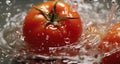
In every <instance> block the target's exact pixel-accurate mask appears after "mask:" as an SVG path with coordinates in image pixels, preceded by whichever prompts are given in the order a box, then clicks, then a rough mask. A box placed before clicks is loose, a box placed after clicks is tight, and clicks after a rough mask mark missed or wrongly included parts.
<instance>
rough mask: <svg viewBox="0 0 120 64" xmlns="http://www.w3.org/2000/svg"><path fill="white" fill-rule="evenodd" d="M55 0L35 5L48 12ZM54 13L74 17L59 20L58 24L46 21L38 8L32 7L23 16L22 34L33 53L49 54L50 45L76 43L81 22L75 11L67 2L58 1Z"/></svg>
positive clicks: (80, 32) (80, 31)
mask: <svg viewBox="0 0 120 64" xmlns="http://www.w3.org/2000/svg"><path fill="white" fill-rule="evenodd" d="M54 3H55V1H49V2H45V3H42V4H39V5H37V6H35V7H36V8H38V9H40V10H42V11H44V13H45V14H49V13H50V12H51V11H52V10H53V8H54ZM56 14H57V15H58V16H59V17H61V18H62V17H72V18H75V19H64V20H60V21H59V22H58V23H59V24H60V25H59V26H58V25H54V24H52V23H48V24H46V22H47V19H46V18H45V17H44V16H43V14H41V12H39V11H38V10H36V9H34V8H32V9H31V10H30V11H29V12H28V14H27V16H26V17H25V21H24V25H23V35H24V37H25V38H24V39H25V42H26V43H27V45H28V47H29V49H30V50H31V51H32V52H33V53H35V54H49V48H50V47H61V46H65V45H70V44H73V43H76V42H77V41H78V39H79V38H80V36H81V34H82V22H81V19H80V16H79V14H78V13H77V12H75V11H73V10H72V9H71V8H70V5H68V4H67V3H64V2H61V1H58V2H57V4H56Z"/></svg>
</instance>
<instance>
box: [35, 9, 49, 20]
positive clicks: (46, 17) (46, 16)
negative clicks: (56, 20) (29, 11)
mask: <svg viewBox="0 0 120 64" xmlns="http://www.w3.org/2000/svg"><path fill="white" fill-rule="evenodd" d="M33 8H34V9H36V10H38V11H39V12H40V13H41V14H42V15H43V16H44V17H45V19H47V20H49V17H48V15H47V14H45V13H44V12H43V11H42V10H40V9H38V8H36V7H33Z"/></svg>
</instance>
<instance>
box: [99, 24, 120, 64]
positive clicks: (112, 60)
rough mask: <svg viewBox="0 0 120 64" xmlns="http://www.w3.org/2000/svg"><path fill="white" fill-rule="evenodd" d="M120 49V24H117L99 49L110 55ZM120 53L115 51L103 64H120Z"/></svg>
mask: <svg viewBox="0 0 120 64" xmlns="http://www.w3.org/2000/svg"><path fill="white" fill-rule="evenodd" d="M119 47H120V23H117V24H115V25H114V26H113V27H112V28H111V29H110V30H108V32H107V34H106V35H105V37H104V38H103V40H102V42H101V43H100V44H99V46H98V48H99V50H100V51H101V52H102V53H106V52H108V53H110V52H111V51H114V50H116V49H119ZM119 63H120V51H115V52H114V53H111V54H110V55H108V56H105V57H103V58H102V64H119Z"/></svg>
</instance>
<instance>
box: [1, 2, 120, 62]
mask: <svg viewBox="0 0 120 64" xmlns="http://www.w3.org/2000/svg"><path fill="white" fill-rule="evenodd" d="M44 1H47V0H44ZM64 1H65V2H67V3H69V4H70V5H71V7H72V8H73V10H75V11H78V12H79V14H80V15H81V18H82V21H83V26H84V28H83V29H84V31H83V34H82V36H81V38H80V41H79V44H75V45H70V46H63V47H54V48H50V50H51V52H52V53H54V52H58V54H53V56H42V55H32V54H28V53H26V52H25V51H23V50H22V51H21V50H20V49H21V48H24V46H26V45H25V44H24V37H23V36H22V25H23V21H24V17H25V16H26V14H27V13H26V10H23V11H21V10H22V9H20V8H16V9H17V13H16V14H15V15H14V16H13V15H12V13H11V12H7V13H2V15H5V16H6V19H5V20H4V21H6V23H5V25H1V26H3V28H0V64H16V63H26V64H27V63H28V64H29V63H41V62H42V63H45V64H50V63H53V64H56V63H67V64H72V63H75V64H76V63H79V64H99V62H100V59H101V57H102V55H101V54H99V51H98V50H97V46H98V44H99V42H100V41H101V39H102V37H103V35H104V34H105V33H106V30H107V29H108V28H109V27H110V26H112V25H113V24H115V23H116V21H120V19H119V17H120V10H119V6H118V3H117V1H116V0H112V1H110V2H108V1H107V0H103V1H101V0H64ZM111 2H112V3H111ZM2 3H3V2H0V4H2ZM5 4H6V5H8V6H9V7H12V5H13V3H12V2H11V1H10V0H6V1H5ZM28 5H29V4H28ZM16 6H17V5H16ZM26 6H27V5H26ZM9 7H7V8H6V10H8V11H9ZM0 8H2V6H0ZM43 35H44V34H43ZM48 38H49V37H47V38H46V39H48ZM65 41H66V44H67V43H69V39H67V38H66V39H65ZM93 52H96V53H93ZM71 55H73V56H71ZM6 61H8V62H6Z"/></svg>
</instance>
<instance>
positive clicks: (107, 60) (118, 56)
mask: <svg viewBox="0 0 120 64" xmlns="http://www.w3.org/2000/svg"><path fill="white" fill-rule="evenodd" d="M101 63H102V64H120V51H117V52H114V53H112V54H110V55H108V56H105V57H104V58H103V59H102V62H101Z"/></svg>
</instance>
